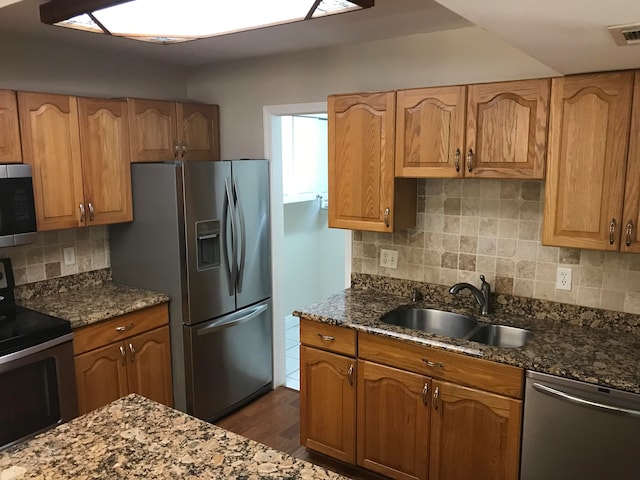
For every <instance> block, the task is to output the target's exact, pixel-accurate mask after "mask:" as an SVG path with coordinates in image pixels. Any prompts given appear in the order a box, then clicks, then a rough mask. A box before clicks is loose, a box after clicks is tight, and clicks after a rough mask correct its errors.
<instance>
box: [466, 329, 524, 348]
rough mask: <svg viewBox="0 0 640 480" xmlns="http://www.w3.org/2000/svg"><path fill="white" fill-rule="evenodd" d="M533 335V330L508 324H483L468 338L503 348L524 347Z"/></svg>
mask: <svg viewBox="0 0 640 480" xmlns="http://www.w3.org/2000/svg"><path fill="white" fill-rule="evenodd" d="M530 337H531V332H530V331H529V330H525V329H524V328H516V327H508V326H506V325H486V324H484V325H481V326H479V327H478V328H477V329H475V330H474V331H473V332H472V333H471V335H469V336H468V337H467V340H471V341H472V342H478V343H484V344H485V345H492V346H495V347H503V348H517V347H522V346H523V345H524V344H525V343H527V340H529V338H530Z"/></svg>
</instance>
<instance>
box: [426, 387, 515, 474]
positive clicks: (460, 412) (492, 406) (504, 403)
mask: <svg viewBox="0 0 640 480" xmlns="http://www.w3.org/2000/svg"><path fill="white" fill-rule="evenodd" d="M432 388H433V394H432V407H431V412H432V413H431V442H430V443H431V450H430V456H429V480H460V479H463V478H465V479H467V478H469V479H470V478H473V479H474V480H517V479H518V476H519V460H520V424H521V420H522V401H521V400H515V399H512V398H507V397H502V396H500V395H495V394H493V393H487V392H483V391H480V390H475V389H473V388H468V387H462V386H459V385H455V384H452V383H448V382H443V381H439V380H433V383H432Z"/></svg>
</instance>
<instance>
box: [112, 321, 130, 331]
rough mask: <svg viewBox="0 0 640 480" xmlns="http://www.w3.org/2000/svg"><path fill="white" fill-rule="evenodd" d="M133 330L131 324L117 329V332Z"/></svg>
mask: <svg viewBox="0 0 640 480" xmlns="http://www.w3.org/2000/svg"><path fill="white" fill-rule="evenodd" d="M132 328H133V323H130V324H129V325H127V326H126V327H123V326H122V325H121V326H119V327H116V332H126V331H127V330H131V329H132Z"/></svg>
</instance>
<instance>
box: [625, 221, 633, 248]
mask: <svg viewBox="0 0 640 480" xmlns="http://www.w3.org/2000/svg"><path fill="white" fill-rule="evenodd" d="M626 236H627V238H626V240H625V242H624V243H625V245H626V246H627V247H630V246H631V240H632V239H631V237H632V236H633V222H632V221H631V220H629V223H627V233H626Z"/></svg>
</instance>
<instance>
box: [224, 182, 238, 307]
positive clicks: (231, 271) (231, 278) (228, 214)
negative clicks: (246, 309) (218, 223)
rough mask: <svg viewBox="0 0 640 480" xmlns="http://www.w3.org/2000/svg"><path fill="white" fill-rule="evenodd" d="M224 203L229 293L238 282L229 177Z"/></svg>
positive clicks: (225, 249)
mask: <svg viewBox="0 0 640 480" xmlns="http://www.w3.org/2000/svg"><path fill="white" fill-rule="evenodd" d="M224 189H225V196H224V205H223V207H222V256H223V259H224V262H225V263H226V267H227V268H226V269H225V271H226V273H227V280H228V286H229V295H233V294H234V292H235V283H236V268H235V267H236V262H235V250H236V249H235V242H236V240H235V237H236V234H235V220H234V218H233V217H234V215H233V210H232V208H233V207H232V201H231V192H230V191H229V182H228V179H225V181H224ZM228 221H230V222H231V255H232V256H231V258H229V249H228V248H227V222H228Z"/></svg>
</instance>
